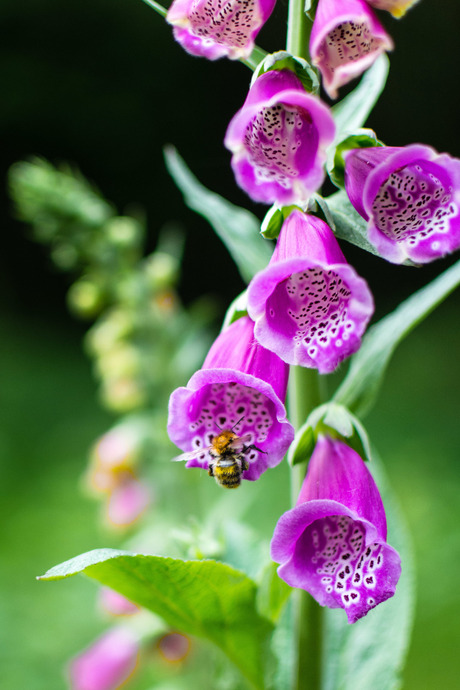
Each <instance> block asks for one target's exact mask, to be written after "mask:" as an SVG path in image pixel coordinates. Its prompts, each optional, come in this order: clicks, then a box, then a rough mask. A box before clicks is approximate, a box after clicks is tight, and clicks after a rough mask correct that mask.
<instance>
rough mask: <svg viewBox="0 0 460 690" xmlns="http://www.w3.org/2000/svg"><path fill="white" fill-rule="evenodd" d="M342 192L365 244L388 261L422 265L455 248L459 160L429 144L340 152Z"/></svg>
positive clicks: (459, 226) (459, 220)
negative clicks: (363, 228) (358, 219)
mask: <svg viewBox="0 0 460 690" xmlns="http://www.w3.org/2000/svg"><path fill="white" fill-rule="evenodd" d="M345 189H346V191H347V194H348V197H349V199H350V201H351V203H352V204H353V206H354V207H355V209H356V210H357V211H358V213H359V214H360V215H361V216H362V217H363V218H365V220H367V221H368V237H369V241H370V242H371V243H372V244H373V245H374V246H375V248H376V249H377V251H378V252H379V254H380V255H381V256H383V257H384V258H385V259H388V261H391V262H393V263H402V262H403V261H405V260H406V259H410V260H411V261H413V262H414V263H427V262H429V261H433V260H434V259H437V258H439V257H441V256H444V255H445V254H450V253H451V252H453V251H455V250H456V249H458V248H459V247H460V160H458V159H457V158H451V157H450V156H448V155H447V154H446V153H443V154H439V153H437V152H436V151H435V150H434V149H432V148H431V147H429V146H424V145H422V144H412V145H411V146H405V147H391V146H382V147H379V146H377V147H375V148H363V149H353V150H351V151H350V152H348V153H346V154H345Z"/></svg>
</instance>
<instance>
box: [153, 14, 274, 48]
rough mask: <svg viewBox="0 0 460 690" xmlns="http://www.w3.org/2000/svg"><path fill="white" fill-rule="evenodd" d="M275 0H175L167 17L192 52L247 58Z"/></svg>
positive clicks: (184, 46) (177, 38)
mask: <svg viewBox="0 0 460 690" xmlns="http://www.w3.org/2000/svg"><path fill="white" fill-rule="evenodd" d="M275 2H276V0H174V2H173V3H172V5H171V7H170V8H169V10H168V14H167V16H166V21H167V22H168V23H169V24H172V25H173V27H174V30H173V31H174V38H175V39H176V41H178V42H179V43H180V44H181V45H182V47H183V48H184V49H185V50H186V51H187V52H188V53H191V54H192V55H198V56H200V57H205V58H208V59H209V60H217V59H218V58H221V57H229V58H231V59H232V60H238V59H240V58H247V57H249V55H250V54H251V52H252V49H253V48H254V41H255V38H256V36H257V34H258V33H259V31H260V29H261V28H262V26H263V25H264V24H265V22H266V21H267V19H268V18H269V16H270V15H271V13H272V11H273V8H274V6H275Z"/></svg>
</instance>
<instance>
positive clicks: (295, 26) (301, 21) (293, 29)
mask: <svg viewBox="0 0 460 690" xmlns="http://www.w3.org/2000/svg"><path fill="white" fill-rule="evenodd" d="M304 7H305V0H289V10H288V29H287V39H286V50H287V51H288V53H290V54H291V55H294V56H295V57H301V58H304V59H305V60H307V61H308V62H309V61H310V53H309V48H308V45H309V42H310V32H311V27H312V22H311V21H310V19H309V18H308V17H307V15H306V14H305V12H304Z"/></svg>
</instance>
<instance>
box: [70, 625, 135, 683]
mask: <svg viewBox="0 0 460 690" xmlns="http://www.w3.org/2000/svg"><path fill="white" fill-rule="evenodd" d="M138 654H139V643H138V641H137V638H136V637H135V636H134V634H133V633H132V632H131V631H130V630H129V629H128V628H124V627H118V628H112V629H111V630H109V631H108V632H106V633H104V634H103V635H102V636H101V637H99V638H98V639H97V640H96V642H94V643H93V645H92V646H91V647H89V648H88V649H86V650H85V651H83V652H82V653H81V654H79V655H78V656H77V657H75V659H73V660H72V661H71V663H70V667H69V672H70V682H71V687H72V690H115V688H119V687H120V685H122V684H123V683H124V682H125V681H126V680H127V679H128V678H129V677H130V676H131V674H132V673H133V672H134V670H135V668H136V665H137V660H138Z"/></svg>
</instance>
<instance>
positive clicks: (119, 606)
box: [99, 587, 140, 616]
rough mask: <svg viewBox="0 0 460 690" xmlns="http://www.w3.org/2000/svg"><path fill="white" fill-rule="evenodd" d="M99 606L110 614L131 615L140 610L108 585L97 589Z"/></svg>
mask: <svg viewBox="0 0 460 690" xmlns="http://www.w3.org/2000/svg"><path fill="white" fill-rule="evenodd" d="M99 606H100V607H101V609H102V610H103V611H105V612H106V613H109V614H110V615H111V616H131V615H133V614H134V613H138V612H139V611H140V609H139V607H138V606H137V605H136V604H134V603H133V602H132V601H130V600H129V599H127V598H126V597H124V596H123V595H122V594H120V593H119V592H116V591H115V590H114V589H110V587H101V589H100V590H99Z"/></svg>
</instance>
